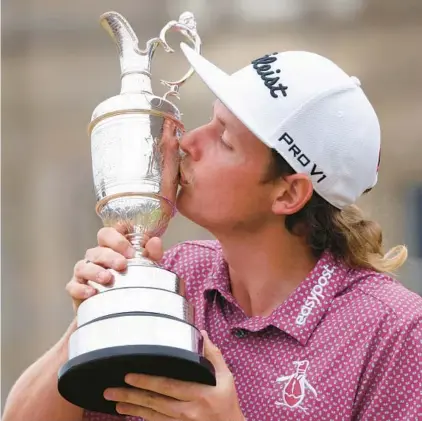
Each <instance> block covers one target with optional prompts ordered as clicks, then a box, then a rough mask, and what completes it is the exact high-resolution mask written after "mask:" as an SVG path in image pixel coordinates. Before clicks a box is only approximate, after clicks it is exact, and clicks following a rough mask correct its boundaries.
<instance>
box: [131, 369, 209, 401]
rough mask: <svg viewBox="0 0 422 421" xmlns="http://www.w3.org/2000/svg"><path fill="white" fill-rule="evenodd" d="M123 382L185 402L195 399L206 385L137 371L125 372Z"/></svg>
mask: <svg viewBox="0 0 422 421" xmlns="http://www.w3.org/2000/svg"><path fill="white" fill-rule="evenodd" d="M125 382H126V383H127V384H128V385H130V386H133V387H135V388H138V389H142V390H149V391H151V392H155V393H159V394H160V395H165V396H168V397H171V398H174V399H177V400H179V401H186V402H188V401H193V400H195V399H196V398H197V396H198V393H201V391H202V390H203V388H206V387H207V386H203V385H200V384H197V383H193V382H186V381H182V380H175V379H170V378H167V377H161V376H149V375H146V374H137V373H130V374H127V375H126V376H125Z"/></svg>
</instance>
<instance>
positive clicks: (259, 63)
mask: <svg viewBox="0 0 422 421" xmlns="http://www.w3.org/2000/svg"><path fill="white" fill-rule="evenodd" d="M277 55H278V53H273V54H266V55H265V56H263V57H260V58H257V59H256V60H253V61H252V66H253V68H254V69H255V70H256V73H258V75H259V76H260V77H261V79H262V80H263V81H264V85H265V86H266V87H267V88H268V89H269V90H270V94H271V96H272V97H273V98H278V95H277V92H281V94H282V95H283V97H286V96H287V89H288V87H287V86H284V85H283V84H282V83H279V81H280V76H277V74H279V73H280V71H281V70H280V69H274V68H273V66H272V65H273V64H274V63H275V62H276V61H277V60H278V58H277Z"/></svg>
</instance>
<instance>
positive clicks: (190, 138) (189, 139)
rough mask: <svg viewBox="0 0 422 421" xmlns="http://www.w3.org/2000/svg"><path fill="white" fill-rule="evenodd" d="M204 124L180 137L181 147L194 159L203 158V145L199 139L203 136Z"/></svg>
mask: <svg viewBox="0 0 422 421" xmlns="http://www.w3.org/2000/svg"><path fill="white" fill-rule="evenodd" d="M203 134H204V126H201V127H198V128H197V129H194V130H191V131H190V132H187V133H185V134H184V135H183V136H182V138H181V139H180V143H179V145H180V149H181V150H182V151H183V152H184V153H185V154H188V155H189V156H190V158H191V159H192V160H194V161H198V160H199V159H200V158H201V154H202V146H201V142H200V141H199V139H201V138H202V137H203Z"/></svg>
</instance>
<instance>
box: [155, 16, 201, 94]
mask: <svg viewBox="0 0 422 421" xmlns="http://www.w3.org/2000/svg"><path fill="white" fill-rule="evenodd" d="M171 30H172V31H175V32H180V33H181V34H182V35H184V36H185V37H186V38H187V39H188V40H189V41H190V42H191V43H192V44H193V46H194V49H195V51H196V52H197V53H200V52H201V44H202V42H201V38H200V37H199V35H198V32H197V30H196V21H195V18H194V16H193V14H192V13H191V12H184V13H182V14H181V15H180V17H179V20H178V21H175V20H172V21H170V22H168V23H167V25H165V26H164V28H163V29H162V30H161V32H160V36H159V38H158V39H159V40H160V44H161V45H162V46H163V47H164V50H165V51H166V52H167V53H174V50H173V49H172V48H171V47H170V46H169V45H168V43H167V41H166V35H167V32H168V31H171ZM193 73H194V69H193V68H192V67H191V68H190V69H189V70H188V71H187V73H186V74H185V75H184V76H183V77H182V78H181V79H179V80H176V81H174V82H170V81H167V80H161V83H162V84H163V85H165V86H168V87H169V88H170V90H169V91H168V92H166V93H165V94H164V98H167V97H168V96H175V97H176V98H179V89H180V87H181V86H182V85H183V84H184V83H185V82H186V81H187V80H188V79H189V78H190V77H191V76H192V75H193Z"/></svg>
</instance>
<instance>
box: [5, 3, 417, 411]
mask: <svg viewBox="0 0 422 421" xmlns="http://www.w3.org/2000/svg"><path fill="white" fill-rule="evenodd" d="M108 10H116V11H118V12H120V13H122V14H123V15H124V16H125V17H126V18H128V20H129V21H130V23H131V24H132V26H133V28H134V29H135V31H136V33H137V35H138V37H139V39H140V45H141V46H143V45H144V43H145V42H146V41H147V40H148V39H150V38H152V37H155V36H158V33H159V31H160V30H161V28H162V27H163V26H164V25H165V24H166V23H167V22H168V21H169V20H171V19H178V16H179V14H180V13H181V12H183V11H185V10H190V11H192V12H193V13H194V14H195V16H196V19H197V24H198V31H199V32H200V34H201V36H202V39H203V54H204V55H205V56H206V57H207V58H209V59H210V60H212V61H214V62H215V63H216V64H217V65H219V66H221V67H222V68H223V69H224V70H225V71H227V72H229V73H230V72H232V71H235V70H237V69H238V68H240V67H243V66H244V65H246V64H248V63H249V62H250V60H251V59H254V58H256V57H258V56H261V55H263V54H266V53H268V52H273V51H281V50H297V49H301V50H308V51H313V52H316V53H319V54H322V55H325V56H327V57H329V58H331V59H332V60H334V61H335V62H337V63H338V64H339V65H340V66H341V67H343V68H344V69H345V70H346V71H347V72H348V73H349V74H353V75H356V76H357V77H359V79H360V80H361V82H362V86H363V88H364V89H365V91H366V92H367V95H368V96H369V98H370V100H371V101H372V103H373V104H374V106H375V109H376V110H377V113H378V115H379V118H380V121H381V126H382V130H383V149H382V161H381V174H380V179H379V183H378V186H377V188H376V189H375V190H374V191H373V192H372V193H371V194H370V195H369V196H367V197H366V198H365V199H364V200H363V201H362V202H361V203H360V205H361V206H362V207H363V208H364V209H365V211H366V212H367V213H368V214H369V215H370V216H371V217H372V218H374V219H376V220H378V221H379V222H380V223H381V224H382V225H383V227H384V232H385V243H386V246H392V245H395V244H398V243H405V244H407V246H408V247H409V252H410V257H409V260H408V263H407V264H406V265H405V267H404V268H403V269H402V270H401V271H400V273H399V274H398V275H399V277H400V279H401V281H402V282H403V283H404V284H405V285H406V286H407V287H408V288H410V289H412V290H413V291H416V292H418V293H422V277H421V273H422V153H421V152H420V150H419V148H420V146H421V137H422V51H421V49H420V40H421V39H422V2H421V1H420V0H401V1H397V0H259V1H257V0H213V1H209V0H208V1H205V0H191V1H188V0H168V1H165V0H155V1H152V0H149V1H147V0H143V1H140V0H137V1H133V0H127V1H125V2H117V1H110V0H101V1H98V0H97V1H94V0H91V1H89V2H87V1H85V0H73V1H68V2H57V1H53V0H21V1H15V2H11V1H10V2H3V4H2V11H1V12H2V13H1V14H2V34H1V35H2V117H3V118H2V170H3V171H2V247H1V248H2V290H3V291H2V303H1V310H2V314H1V316H2V341H1V345H2V352H1V354H2V370H1V378H2V391H1V392H2V393H1V395H2V405H3V404H4V400H5V398H6V396H7V394H8V392H9V390H10V387H11V386H12V384H13V382H14V381H15V380H16V379H17V377H18V376H19V375H20V374H21V372H22V371H23V370H24V369H25V368H26V367H27V366H28V365H30V364H31V363H32V362H33V361H34V360H35V359H37V358H38V357H39V356H40V355H41V354H42V353H44V352H45V351H46V350H47V349H48V348H49V347H50V346H52V345H53V344H54V343H55V342H56V341H57V340H58V338H59V337H60V336H61V335H62V334H63V332H64V330H65V328H66V327H67V326H68V324H69V323H70V321H71V318H72V309H71V304H70V300H69V299H68V297H67V294H66V292H65V290H64V287H65V284H66V283H67V282H68V281H69V279H70V276H71V274H72V271H73V266H74V264H75V263H76V261H77V260H79V259H81V258H82V257H83V256H84V253H85V250H86V249H87V248H90V247H92V246H94V245H95V243H96V233H97V230H98V229H99V228H100V226H101V224H100V220H99V218H98V217H97V216H96V214H95V211H94V206H95V197H94V193H93V181H92V173H91V156H90V142H89V138H88V135H87V124H88V122H89V120H90V118H91V113H92V111H93V109H94V108H95V107H96V105H97V104H98V103H99V102H101V101H103V100H104V99H106V98H108V97H110V96H112V95H115V94H118V92H119V89H120V79H119V71H120V68H119V62H118V56H117V51H116V49H115V47H114V44H113V42H112V40H111V38H110V37H109V35H108V34H107V33H106V32H105V31H104V30H103V29H102V28H101V27H100V25H99V16H100V14H101V13H103V12H106V11H108ZM169 40H170V43H171V44H172V45H173V46H175V47H177V46H178V43H179V42H180V41H181V38H178V36H174V37H173V38H172V37H170V38H169ZM155 58H156V60H155V62H154V64H153V76H154V78H155V85H154V86H155V93H156V94H163V93H164V92H165V91H164V87H162V86H160V85H159V83H158V81H159V79H160V78H167V79H177V78H179V77H180V76H181V75H182V74H184V72H185V71H186V70H187V65H186V62H185V61H184V60H183V56H182V53H181V52H180V51H177V52H176V53H175V54H172V55H171V54H165V53H164V52H163V51H161V50H159V51H158V52H157V54H156V57H155ZM176 101H177V100H176ZM212 101H213V96H212V94H211V93H210V92H208V91H207V89H206V88H205V87H204V85H203V84H202V83H201V82H200V80H199V78H197V77H196V76H194V77H193V78H192V79H190V81H189V82H188V83H187V84H186V85H185V86H184V87H183V88H182V90H181V100H180V101H177V102H176V103H177V105H178V106H179V107H180V109H181V111H182V113H183V114H184V123H185V125H186V127H187V129H190V128H193V127H195V126H196V125H199V124H202V123H204V122H206V121H207V120H208V118H209V117H210V116H211V112H212V110H211V104H212ZM199 238H210V235H209V234H208V233H207V232H205V231H203V230H202V229H201V228H199V227H197V226H194V225H193V224H191V223H190V222H188V221H186V220H185V219H183V218H181V217H179V216H178V217H176V218H175V219H174V220H173V221H172V223H171V225H170V228H169V230H168V231H167V233H166V234H165V238H164V240H165V245H166V247H167V246H170V245H172V244H174V243H176V242H180V241H183V240H186V239H199Z"/></svg>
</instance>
